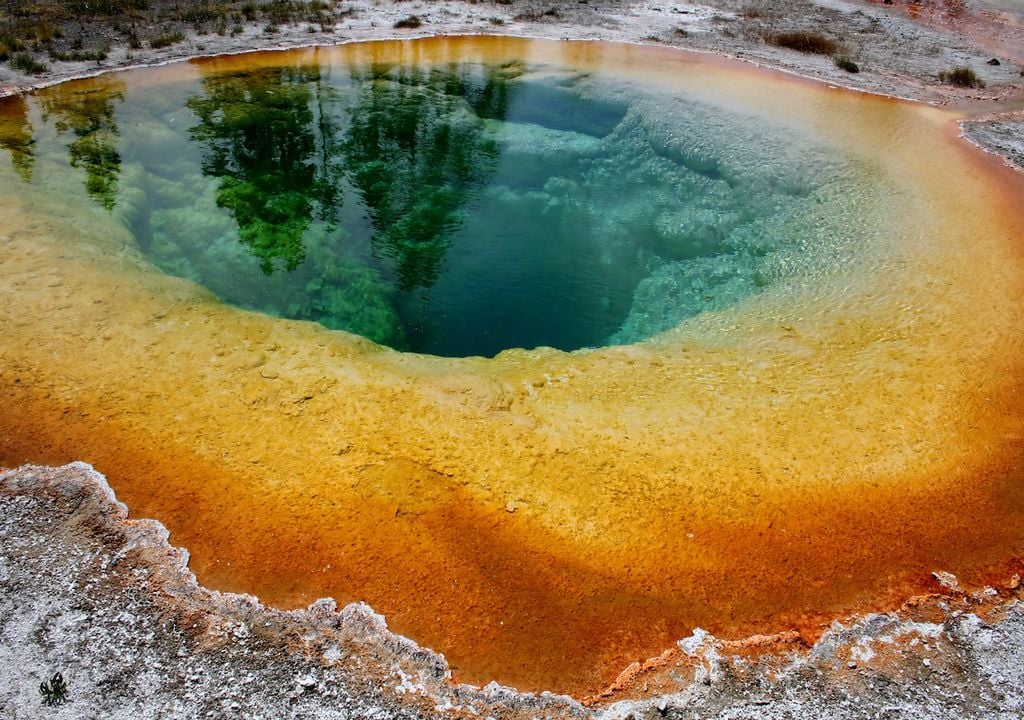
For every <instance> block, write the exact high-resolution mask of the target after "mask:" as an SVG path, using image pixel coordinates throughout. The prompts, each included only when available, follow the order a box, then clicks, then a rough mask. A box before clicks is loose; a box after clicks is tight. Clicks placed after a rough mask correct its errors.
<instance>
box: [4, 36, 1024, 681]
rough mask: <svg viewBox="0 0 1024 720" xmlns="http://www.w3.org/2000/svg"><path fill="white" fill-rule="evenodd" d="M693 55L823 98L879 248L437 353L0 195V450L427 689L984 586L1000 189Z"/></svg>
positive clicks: (1004, 526)
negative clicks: (716, 294) (393, 634)
mask: <svg viewBox="0 0 1024 720" xmlns="http://www.w3.org/2000/svg"><path fill="white" fill-rule="evenodd" d="M458 44H459V43H457V42H454V41H447V42H446V43H434V44H432V45H430V44H428V45H424V46H422V47H421V46H417V47H418V48H419V49H420V50H422V52H424V53H427V52H428V51H430V52H436V53H441V54H443V52H448V50H449V49H450V48H455V47H456V46H458ZM495 44H496V46H497V47H498V48H499V50H500V51H501V52H511V50H521V49H522V48H523V47H524V44H522V43H515V42H511V43H510V42H508V41H496V43H495ZM470 45H472V47H484V48H486V47H487V43H486V42H485V41H472V43H470ZM389 47H392V49H394V48H395V47H398V48H406V47H407V46H404V45H394V46H389V45H388V44H381V45H380V46H374V47H372V48H370V49H368V50H366V52H375V53H385V54H386V53H387V52H389V50H388V48H389ZM602 47H603V46H597V45H585V46H566V47H563V46H557V45H554V44H552V45H544V46H543V52H544V53H548V54H549V55H558V54H559V53H562V52H564V53H565V54H566V55H569V56H572V58H571V59H573V61H574V62H577V63H579V64H581V65H586V64H588V63H590V64H600V61H602V59H607V58H606V57H605V56H604V55H602V50H601V48H602ZM403 51H404V50H403ZM442 51H443V52H442ZM344 52H363V50H356V49H347V50H345V51H344ZM607 53H608V57H611V58H612V59H614V58H616V57H618V55H617V54H625V55H628V56H629V57H630V58H635V59H636V62H638V63H641V64H642V63H643V62H644V60H645V58H647V59H650V58H657V59H659V60H664V61H666V62H668V61H671V59H672V58H673V57H675V55H673V54H669V53H664V52H659V51H651V52H650V53H649V54H648V53H647V52H646V51H641V50H639V49H635V48H634V49H630V50H628V51H626V50H622V49H608V50H607ZM260 57H261V58H265V57H266V56H260ZM620 59H621V58H620ZM231 62H233V63H237V62H242V61H241V60H238V59H236V60H232V61H231ZM630 62H633V60H632V59H631V60H630ZM686 62H687V63H689V64H691V65H692V64H693V61H692V59H690V60H687V61H686ZM626 64H627V65H629V63H626ZM714 68H716V69H713V70H708V69H707V68H706V67H705V66H700V68H699V70H700V75H699V77H698V78H697V79H683V80H680V81H679V82H689V83H691V85H692V86H693V87H695V88H696V90H697V91H698V92H712V90H720V91H721V92H722V93H724V94H725V95H728V93H729V92H735V93H739V92H740V91H739V90H737V89H736V88H740V89H741V90H742V89H744V88H745V89H746V90H747V91H749V92H751V93H755V94H758V93H759V95H758V97H759V98H760V99H759V100H757V101H758V102H762V103H765V104H767V105H768V106H773V105H774V106H777V108H778V112H780V113H784V112H790V113H794V114H795V113H798V110H796V109H794V107H795V106H796V105H797V104H798V102H801V101H803V102H816V103H817V102H820V104H821V105H822V108H823V109H822V110H821V112H822V118H821V120H820V122H821V124H822V126H823V127H826V128H829V127H834V128H835V130H834V132H835V135H836V139H835V141H836V142H837V143H840V144H842V143H847V144H848V146H849V147H850V148H852V151H853V152H861V153H865V154H867V153H869V152H875V153H877V154H878V156H879V160H878V163H879V165H880V167H881V168H882V170H881V171H880V172H884V173H888V174H889V175H890V176H892V177H894V178H896V180H897V181H898V182H895V185H896V187H897V192H899V191H906V195H905V196H903V197H898V196H894V197H895V198H896V199H895V200H894V202H899V203H906V204H907V207H906V208H903V209H901V212H900V213H897V214H896V215H897V216H898V217H899V218H900V219H901V223H903V224H901V225H900V226H898V227H894V228H893V232H894V234H895V235H896V236H897V237H896V239H894V240H893V241H892V245H893V247H892V248H891V249H890V250H889V252H891V253H892V254H893V255H894V256H896V257H897V258H898V259H897V261H895V262H884V263H882V264H880V265H879V266H878V267H877V268H871V269H870V270H864V269H863V268H859V267H853V268H851V270H850V277H851V279H850V280H849V285H848V286H845V285H844V286H842V287H841V288H840V290H838V291H830V290H827V289H825V290H820V291H817V290H816V291H813V292H812V291H808V292H807V293H806V296H804V295H800V294H797V296H796V297H795V299H787V298H785V297H783V298H776V297H775V296H773V295H771V294H770V293H768V294H766V296H764V297H761V298H755V299H754V300H753V301H751V302H750V303H747V304H744V305H743V306H742V307H739V308H736V309H734V310H730V311H726V312H724V313H720V314H716V315H714V316H712V317H709V318H704V319H699V320H698V321H695V322H694V323H692V324H688V325H687V326H685V327H684V328H682V329H681V330H680V331H679V332H677V333H669V334H668V335H666V336H665V337H662V338H659V339H656V340H654V341H652V342H651V343H648V344H646V345H643V346H640V347H637V348H619V349H609V350H605V351H599V352H593V353H580V354H575V355H566V354H563V353H555V352H548V351H540V352H537V353H509V354H505V355H503V356H500V357H499V358H497V359H495V360H492V361H487V360H479V359H476V360H441V359H432V358H423V357H410V356H401V355H399V354H396V353H390V352H378V351H376V350H375V349H373V348H371V347H370V346H369V345H368V344H367V343H364V342H361V341H357V340H353V339H352V338H350V337H348V336H345V335H344V334H341V333H332V332H328V331H326V330H323V329H322V328H318V327H314V326H311V325H309V324H304V323H294V322H286V321H280V320H274V319H270V318H266V317H262V316H258V315H255V314H251V313H245V312H241V311H237V310H233V309H231V308H226V307H223V306H221V305H219V304H217V303H216V302H215V301H213V300H212V299H211V298H210V297H209V296H208V294H206V293H205V292H204V291H201V290H198V289H196V288H195V287H194V286H191V285H190V284H189V283H187V282H185V281H181V280H176V279H171V278H167V277H165V276H163V275H161V274H159V273H155V272H153V271H152V270H151V269H150V268H149V267H148V265H147V264H146V263H145V262H144V261H141V260H139V259H138V258H137V257H136V256H135V255H134V254H133V252H132V251H131V242H132V241H131V239H130V238H128V237H126V235H125V234H124V233H123V232H121V231H118V230H117V229H116V228H113V227H112V224H103V222H101V221H98V220H88V219H83V220H76V224H75V226H73V227H72V226H71V225H69V224H67V223H64V222H62V221H60V220H57V219H55V218H57V217H60V216H61V209H62V207H61V205H60V204H59V202H58V203H56V204H50V205H48V201H47V200H46V199H45V198H36V199H32V200H26V199H24V198H19V197H16V196H13V195H12V196H6V195H5V196H2V197H0V211H2V212H3V215H4V217H5V221H6V223H5V228H4V229H3V230H2V231H0V232H2V233H3V236H4V237H3V242H2V244H0V268H2V271H0V292H2V293H3V297H4V303H3V305H2V306H0V332H2V333H3V338H4V340H3V343H2V344H0V465H6V466H10V465H15V464H18V463H21V462H25V461H34V462H48V463H59V462H65V461H69V460H73V459H83V460H86V461H89V462H91V463H92V464H94V465H95V466H96V467H97V469H99V470H100V471H101V472H103V473H104V474H105V475H107V477H108V478H109V479H110V482H111V485H112V487H113V488H114V489H115V491H116V492H117V494H118V497H119V499H121V500H122V501H124V502H125V503H126V504H127V505H128V507H129V508H130V509H131V511H132V514H133V515H134V516H135V517H154V518H156V519H158V520H160V521H161V522H163V523H164V524H165V525H166V526H167V527H168V528H169V529H170V531H171V541H172V542H174V543H176V544H180V545H183V546H185V547H187V548H188V549H189V551H190V553H191V555H192V562H191V566H192V567H193V569H194V570H195V571H196V573H197V575H198V577H199V580H200V581H201V582H203V583H204V584H207V585H209V586H211V587H214V588H217V589H223V590H233V591H240V592H248V593H253V594H256V595H258V596H259V597H260V598H261V599H263V600H264V601H266V602H268V603H271V604H275V605H280V606H287V607H292V606H300V605H303V604H306V603H308V602H310V601H311V600H313V599H315V598H317V597H321V596H325V595H330V596H333V597H335V598H336V599H338V600H339V601H340V602H346V601H350V600H366V601H368V602H369V603H370V604H371V605H372V606H373V607H374V608H375V609H377V610H378V611H380V612H382V613H384V614H385V615H386V616H387V619H388V622H389V624H390V626H391V627H392V628H393V629H395V630H397V631H399V632H402V633H404V634H406V635H409V636H410V637H412V638H414V639H415V640H417V641H418V642H420V643H423V644H425V645H428V646H431V647H433V648H435V649H438V650H440V651H442V652H444V653H445V654H446V655H447V657H448V658H449V660H450V662H451V663H452V665H453V667H454V669H455V674H456V678H457V679H461V680H466V681H471V682H486V681H488V680H490V679H498V680H499V681H501V682H505V683H509V684H513V685H516V686H518V687H520V688H523V689H531V690H540V689H552V690H558V691H565V692H572V693H576V694H583V693H589V692H594V691H597V690H599V689H600V688H602V687H603V686H605V685H606V684H608V683H609V682H611V681H612V680H613V679H614V678H615V677H616V675H617V674H618V673H619V671H621V669H622V668H623V667H625V666H626V665H627V664H628V663H629V662H632V661H633V660H637V659H641V658H645V657H649V656H653V655H657V654H658V653H659V652H660V651H661V650H662V649H664V648H665V647H667V646H669V645H671V644H672V643H673V642H674V641H675V640H678V639H679V638H681V637H684V636H686V635H688V634H689V632H690V631H691V630H692V628H693V627H696V626H700V627H704V628H707V629H709V630H711V631H713V632H715V633H717V634H720V635H723V636H725V637H741V636H745V635H749V634H751V633H754V632H772V631H777V630H785V629H789V628H791V627H797V628H799V629H800V630H801V631H802V632H803V633H805V634H806V635H808V636H809V637H813V636H814V634H815V633H817V632H818V631H819V629H820V627H821V625H822V624H823V623H826V622H828V621H829V620H830V619H831V618H833V617H835V616H836V615H842V614H845V613H849V612H855V611H859V610H876V609H879V608H881V607H885V606H887V605H894V604H896V603H898V602H899V601H901V600H902V599H905V598H906V597H908V596H909V595H911V594H914V593H915V592H918V591H919V590H921V589H923V588H925V587H926V586H927V585H928V583H929V573H930V572H931V571H932V570H937V569H944V570H950V571H953V572H956V573H958V574H961V575H962V576H964V577H965V579H968V580H977V581H984V580H985V579H986V578H987V575H986V573H987V572H989V571H996V570H998V569H999V568H1001V566H1002V565H1003V564H1004V563H1005V561H1006V560H1007V559H1009V558H1013V557H1016V556H1019V555H1021V554H1022V553H1024V522H1022V521H1024V492H1022V481H1024V477H1022V468H1024V457H1022V455H1024V408H1022V407H1021V405H1022V403H1024V392H1022V387H1021V386H1022V383H1024V367H1022V360H1021V358H1024V352H1022V350H1024V340H1022V338H1021V331H1020V328H1022V327H1024V322H1022V321H1024V303H1022V299H1024V292H1022V288H1024V282H1022V278H1024V271H1022V269H1021V263H1020V261H1021V242H1020V241H1021V239H1024V228H1022V226H1021V220H1020V219H1019V218H1018V217H1017V216H1016V214H1015V212H1014V209H1015V208H1016V207H1019V205H1017V204H1016V203H1019V199H1020V198H1021V197H1024V184H1022V182H1021V180H1020V178H1019V177H1017V176H1014V175H1012V174H1010V173H1009V172H1007V171H1005V170H1003V169H1001V168H999V167H996V165H995V163H994V161H992V160H990V159H987V158H984V157H981V156H980V154H978V153H974V152H972V151H970V150H968V149H967V148H966V147H965V146H963V145H962V144H958V143H957V141H956V140H955V139H954V138H953V137H952V134H953V129H952V128H953V125H952V123H951V121H950V120H949V118H948V116H942V117H941V118H938V119H936V118H937V117H938V116H937V115H935V114H934V111H930V110H918V109H915V108H911V107H907V106H903V105H900V104H896V103H890V102H887V101H883V100H879V99H876V98H862V97H856V96H851V95H850V94H847V93H832V92H831V91H824V90H821V89H819V88H817V87H815V86H812V85H809V84H807V83H803V82H801V81H796V80H791V79H790V80H778V79H777V78H774V77H773V76H768V75H765V74H759V73H752V72H750V73H744V72H740V71H736V70H729V69H728V68H727V67H723V66H722V65H721V63H718V64H716V65H714ZM187 71H188V68H187V67H179V68H176V69H175V70H174V72H187ZM645 72H647V73H648V75H650V74H651V73H652V72H653V71H645ZM730 73H731V74H730ZM654 74H656V73H654ZM147 77H150V78H156V77H157V75H155V74H152V75H147ZM645 77H646V76H645ZM654 81H657V82H670V81H669V80H666V79H665V78H655V79H654ZM725 81H729V82H730V83H732V84H731V85H728V86H725V85H721V83H724V82H725ZM702 83H704V84H705V85H702ZM716 83H717V84H719V85H718V86H717V87H716ZM702 88H703V89H702ZM740 94H742V93H740ZM729 101H730V102H733V101H734V100H729ZM787 108H788V110H787ZM919 116H920V118H923V119H919ZM872 123H874V124H872ZM858 124H861V125H863V124H868V127H869V128H870V129H872V130H873V131H874V132H875V134H874V135H873V134H871V133H865V135H866V139H864V138H862V139H861V140H857V139H856V137H852V135H851V132H850V129H851V128H855V127H856V126H857V125H858ZM889 132H891V134H892V137H886V136H885V135H884V133H889ZM875 145H878V147H874V146H875ZM69 237H79V238H80V239H81V242H80V243H79V244H74V243H71V244H69V243H67V242H66V238H69ZM122 244H123V246H124V248H127V250H125V249H123V248H122ZM58 256H60V257H61V258H62V262H61V263H57V262H56V261H55V258H57V257H58ZM908 268H909V269H908ZM508 510H513V512H509V511H508Z"/></svg>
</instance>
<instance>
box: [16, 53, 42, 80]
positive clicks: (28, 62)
mask: <svg viewBox="0 0 1024 720" xmlns="http://www.w3.org/2000/svg"><path fill="white" fill-rule="evenodd" d="M10 63H11V67H12V68H14V69H15V70H20V71H21V72H23V73H25V74H26V75H41V74H42V73H44V72H46V71H47V70H49V69H50V68H49V66H48V65H47V64H46V63H43V62H39V61H38V60H36V58H35V56H34V55H32V54H31V53H27V52H21V53H15V54H14V55H12V56H11V60H10Z"/></svg>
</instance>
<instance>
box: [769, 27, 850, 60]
mask: <svg viewBox="0 0 1024 720" xmlns="http://www.w3.org/2000/svg"><path fill="white" fill-rule="evenodd" d="M765 39H766V40H767V41H768V43H769V44H771V45H777V46H779V47H784V48H789V49H790V50H796V51H797V52H802V53H814V54H816V55H834V54H835V52H836V50H837V49H838V48H837V47H836V43H835V41H834V40H831V39H830V38H827V37H825V36H824V35H819V34H818V33H812V32H802V31H801V32H788V33H779V34H777V35H769V36H768V37H767V38H765Z"/></svg>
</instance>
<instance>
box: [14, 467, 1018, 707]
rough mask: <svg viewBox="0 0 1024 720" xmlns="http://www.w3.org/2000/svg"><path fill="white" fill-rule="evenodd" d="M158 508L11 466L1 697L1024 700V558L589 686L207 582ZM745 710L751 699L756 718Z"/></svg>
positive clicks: (400, 702) (99, 701) (463, 703)
mask: <svg viewBox="0 0 1024 720" xmlns="http://www.w3.org/2000/svg"><path fill="white" fill-rule="evenodd" d="M167 537H168V535H167V530H166V529H165V528H164V527H163V526H162V525H161V524H160V523H157V522H155V521H153V520H134V519H129V518H128V509H127V508H126V507H125V506H124V505H123V504H121V503H120V502H118V501H117V500H116V498H115V497H114V493H113V491H112V490H111V488H110V486H109V485H108V484H107V482H106V480H105V478H104V477H103V476H102V475H100V474H99V473H97V472H96V471H94V470H93V469H92V468H91V467H90V466H88V465H86V464H84V463H73V464H70V465H67V466H64V467H61V468H46V467H40V466H23V467H21V468H18V469H16V470H11V471H8V472H5V473H3V474H2V475H0V549H2V551H3V552H2V555H0V638H2V642H0V680H2V682H0V702H2V705H3V707H5V708H8V707H11V708H14V709H15V711H16V712H18V714H19V715H20V714H21V713H22V712H28V711H29V710H28V709H29V708H37V707H39V705H38V703H39V696H38V690H37V688H38V685H39V683H40V682H41V681H43V680H45V679H46V678H48V677H49V676H50V675H51V674H52V673H54V672H58V671H59V672H62V673H63V675H64V678H65V680H66V681H67V684H68V687H69V702H68V704H67V705H66V706H64V708H63V710H62V711H61V716H63V717H75V716H78V717H104V718H134V717H158V716H179V717H184V716H189V717H220V716H226V715H232V716H241V717H251V718H256V717H266V718H282V717H324V718H326V717H388V718H476V717H487V716H494V717H501V718H524V719H525V718H533V717H545V718H573V719H576V718H579V719H582V718H600V719H603V720H613V719H614V720H625V718H628V717H632V718H646V717H683V716H685V717H689V716H690V713H692V712H693V711H694V710H695V709H697V708H699V712H700V715H701V717H702V718H718V717H737V714H736V713H737V712H739V713H743V712H747V713H753V714H754V716H756V717H759V718H776V717H778V718H781V717H792V716H793V713H798V714H799V715H801V716H805V717H830V718H854V717H858V718H859V717H874V716H877V713H879V712H882V711H888V712H890V713H895V715H894V716H898V717H915V718H947V717H953V716H956V717H962V718H982V717H994V716H995V715H996V714H998V713H1000V712H1012V711H1019V710H1020V709H1021V708H1022V707H1024V608H1022V606H1021V604H1020V597H1021V594H1022V591H1021V580H1020V573H1021V572H1024V565H1021V564H1020V563H1013V564H1012V566H1008V567H1007V572H1006V576H1007V579H1006V581H1005V582H1004V583H1002V584H1001V585H1000V586H999V587H995V588H992V587H989V588H979V589H973V590H969V589H963V588H961V587H960V586H959V584H958V583H957V581H956V579H955V578H953V577H952V576H950V575H948V574H946V573H942V572H936V573H935V592H934V593H932V594H929V595H925V596H921V597H915V598H912V599H911V600H909V601H908V602H907V603H906V604H904V605H903V606H902V607H901V608H899V609H898V610H896V611H894V612H889V613H885V614H870V615H863V616H859V617H853V618H847V619H845V620H844V621H843V622H842V623H840V622H836V623H833V625H832V626H831V628H830V629H829V630H828V632H826V633H825V635H824V636H822V637H821V638H820V639H819V640H818V641H817V642H816V643H815V644H814V645H813V646H810V647H808V646H807V645H805V644H804V643H802V642H801V640H800V638H799V636H797V635H796V634H795V633H788V634H787V633H783V634H779V635H773V636H754V637H750V638H747V639H745V640H741V641H723V640H719V639H717V638H715V637H713V636H711V635H709V634H707V633H705V632H703V631H701V630H696V631H694V633H693V635H692V636H691V637H689V638H684V639H681V640H680V641H679V642H678V643H677V645H676V647H674V648H671V649H669V650H666V651H665V652H664V653H663V654H662V655H661V656H660V657H659V658H655V659H652V660H650V661H648V662H646V663H644V664H642V665H641V664H640V663H636V664H634V665H632V666H630V667H629V668H627V669H626V670H625V671H624V672H623V673H622V675H621V676H620V677H619V679H618V680H617V681H616V683H615V684H614V685H613V686H612V687H610V688H608V689H607V690H606V691H605V692H603V693H601V694H600V695H598V696H595V697H591V698H585V699H583V703H580V702H577V701H576V700H574V699H572V698H569V697H566V696H564V695H553V694H550V693H540V694H526V693H519V692H517V691H515V690H514V689H512V688H507V687H502V686H500V685H497V684H494V683H492V684H489V685H487V686H485V687H484V688H477V687H473V686H469V685H455V684H453V683H452V682H451V680H450V677H451V673H450V671H449V669H448V665H447V662H446V661H445V658H444V657H443V656H442V655H439V654H437V653H434V652H432V651H431V650H428V649H424V648H421V647H419V646H418V645H417V644H416V643H414V642H412V641H411V640H408V639H406V638H404V637H401V636H399V635H396V634H395V633H392V632H391V631H389V630H388V628H387V625H386V623H385V621H384V618H382V617H381V616H380V615H378V614H376V613H375V612H374V611H373V610H372V609H371V608H370V607H369V606H367V605H366V604H364V603H352V604H350V605H347V606H346V607H344V608H342V609H340V610H339V609H338V608H337V605H336V603H335V602H334V601H333V600H331V599H321V600H318V601H317V602H315V603H313V604H311V605H310V606H309V607H308V608H307V609H305V610H294V611H281V610H274V609H271V608H267V607H264V606H263V605H261V604H260V602H259V600H258V599H257V598H255V597H252V596H250V595H239V594H233V593H221V592H216V591H211V590H208V589H206V588H204V587H202V586H200V585H199V584H198V583H197V582H196V578H195V576H194V575H193V574H192V572H191V571H190V570H189V569H188V567H187V562H188V553H187V552H186V551H185V550H182V549H180V548H175V547H172V546H171V545H170V544H169V543H168V541H167ZM743 716H747V715H743Z"/></svg>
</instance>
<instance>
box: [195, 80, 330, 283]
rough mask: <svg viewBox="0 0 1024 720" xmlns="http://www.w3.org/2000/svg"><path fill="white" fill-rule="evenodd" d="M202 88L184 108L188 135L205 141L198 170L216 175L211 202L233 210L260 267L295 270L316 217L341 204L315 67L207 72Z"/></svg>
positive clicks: (246, 242) (243, 238)
mask: <svg viewBox="0 0 1024 720" xmlns="http://www.w3.org/2000/svg"><path fill="white" fill-rule="evenodd" d="M203 91H204V95H202V96H196V97H193V98H192V99H190V100H189V101H188V107H189V108H190V109H191V110H192V111H193V112H194V113H196V115H197V116H198V117H199V124H198V125H197V126H196V127H195V128H193V130H192V137H193V138H195V139H196V140H199V141H201V142H202V143H203V144H204V147H205V152H204V157H203V172H205V173H206V174H207V175H209V176H212V177H217V178H220V187H219V190H218V192H217V204H218V205H219V206H221V207H223V208H227V209H228V210H230V211H231V214H232V215H233V216H234V218H235V220H236V221H237V222H238V228H239V236H240V239H241V241H242V242H243V243H245V244H246V245H248V246H249V247H250V249H251V250H252V252H253V253H254V254H255V255H256V257H258V258H259V260H260V267H261V268H262V269H263V271H264V272H265V273H267V274H270V273H271V272H272V271H273V270H274V268H275V261H281V264H282V265H283V267H284V269H286V270H289V271H291V270H295V269H296V268H297V267H298V266H299V264H300V263H301V262H302V261H303V260H304V259H305V257H306V250H305V248H304V246H303V242H302V236H303V233H304V232H305V231H306V228H308V227H309V224H310V222H311V221H312V220H313V217H314V215H315V216H316V217H318V218H322V219H324V220H327V221H331V220H332V219H333V217H334V215H335V212H336V210H337V205H338V203H339V202H340V195H339V193H338V191H337V182H338V173H337V169H336V168H335V167H334V166H333V165H332V164H331V163H330V162H329V155H330V146H331V145H332V144H333V139H334V127H333V125H332V122H331V119H330V117H329V116H327V115H325V114H324V112H323V106H324V103H325V101H327V102H329V100H326V99H325V97H324V89H323V88H322V87H321V84H320V71H319V68H317V67H277V68H264V69H261V70H255V71H252V72H243V73H229V74H224V75H211V76H207V77H205V78H204V79H203ZM314 100H315V102H314ZM314 105H315V106H316V108H317V109H318V112H314Z"/></svg>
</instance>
